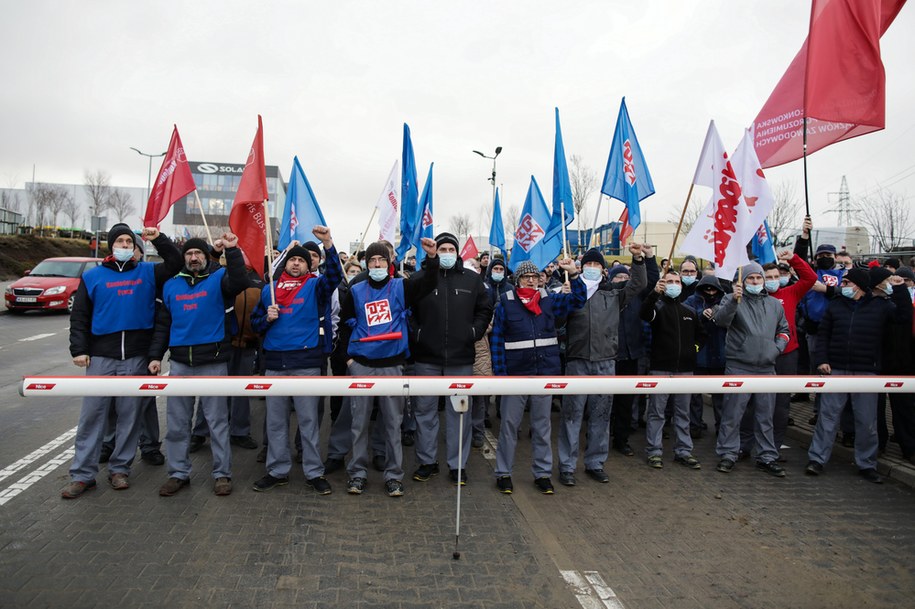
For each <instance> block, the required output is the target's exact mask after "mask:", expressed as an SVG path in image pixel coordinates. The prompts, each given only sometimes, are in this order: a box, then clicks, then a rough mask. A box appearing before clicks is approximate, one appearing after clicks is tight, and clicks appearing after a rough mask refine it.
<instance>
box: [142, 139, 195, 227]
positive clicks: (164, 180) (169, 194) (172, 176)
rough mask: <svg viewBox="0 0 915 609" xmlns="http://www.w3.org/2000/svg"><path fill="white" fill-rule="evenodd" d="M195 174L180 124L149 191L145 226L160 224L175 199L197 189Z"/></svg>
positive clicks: (144, 219)
mask: <svg viewBox="0 0 915 609" xmlns="http://www.w3.org/2000/svg"><path fill="white" fill-rule="evenodd" d="M196 188H197V187H196V186H195V185H194V176H193V175H192V174H191V168H190V167H189V166H188V164H187V155H185V154H184V146H183V145H182V144H181V136H180V135H178V126H177V125H175V129H174V131H172V139H171V141H170V142H169V143H168V152H166V153H165V158H164V159H162V167H160V168H159V173H157V174H156V181H155V182H154V183H153V187H152V190H150V191H149V201H147V202H146V216H145V217H144V218H143V226H159V223H160V222H162V220H164V219H165V216H167V215H168V210H170V209H171V208H172V205H174V204H175V201H177V200H178V199H181V198H182V197H185V196H187V194H188V193H191V192H194V190H196Z"/></svg>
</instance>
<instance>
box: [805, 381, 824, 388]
mask: <svg viewBox="0 0 915 609" xmlns="http://www.w3.org/2000/svg"><path fill="white" fill-rule="evenodd" d="M825 385H826V383H824V382H823V381H810V382H809V383H807V384H806V385H804V387H823V386H825Z"/></svg>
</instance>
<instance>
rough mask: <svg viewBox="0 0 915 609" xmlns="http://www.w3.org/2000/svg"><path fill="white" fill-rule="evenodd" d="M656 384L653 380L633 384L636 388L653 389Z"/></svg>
mask: <svg viewBox="0 0 915 609" xmlns="http://www.w3.org/2000/svg"><path fill="white" fill-rule="evenodd" d="M657 386H658V384H657V383H653V382H641V383H636V384H635V388H636V389H654V388H655V387H657Z"/></svg>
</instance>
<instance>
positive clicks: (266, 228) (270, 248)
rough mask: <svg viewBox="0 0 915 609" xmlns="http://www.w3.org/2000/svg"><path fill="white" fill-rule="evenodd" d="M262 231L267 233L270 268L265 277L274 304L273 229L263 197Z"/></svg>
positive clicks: (268, 265)
mask: <svg viewBox="0 0 915 609" xmlns="http://www.w3.org/2000/svg"><path fill="white" fill-rule="evenodd" d="M264 231H265V232H266V235H267V268H268V269H270V271H269V272H270V273H271V276H269V277H267V283H269V284H270V303H271V304H273V305H275V304H276V288H275V287H274V285H273V276H272V272H273V231H271V230H270V211H269V209H268V207H267V199H264Z"/></svg>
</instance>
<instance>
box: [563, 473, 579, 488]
mask: <svg viewBox="0 0 915 609" xmlns="http://www.w3.org/2000/svg"><path fill="white" fill-rule="evenodd" d="M559 484H561V485H563V486H575V474H573V473H572V472H559Z"/></svg>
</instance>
